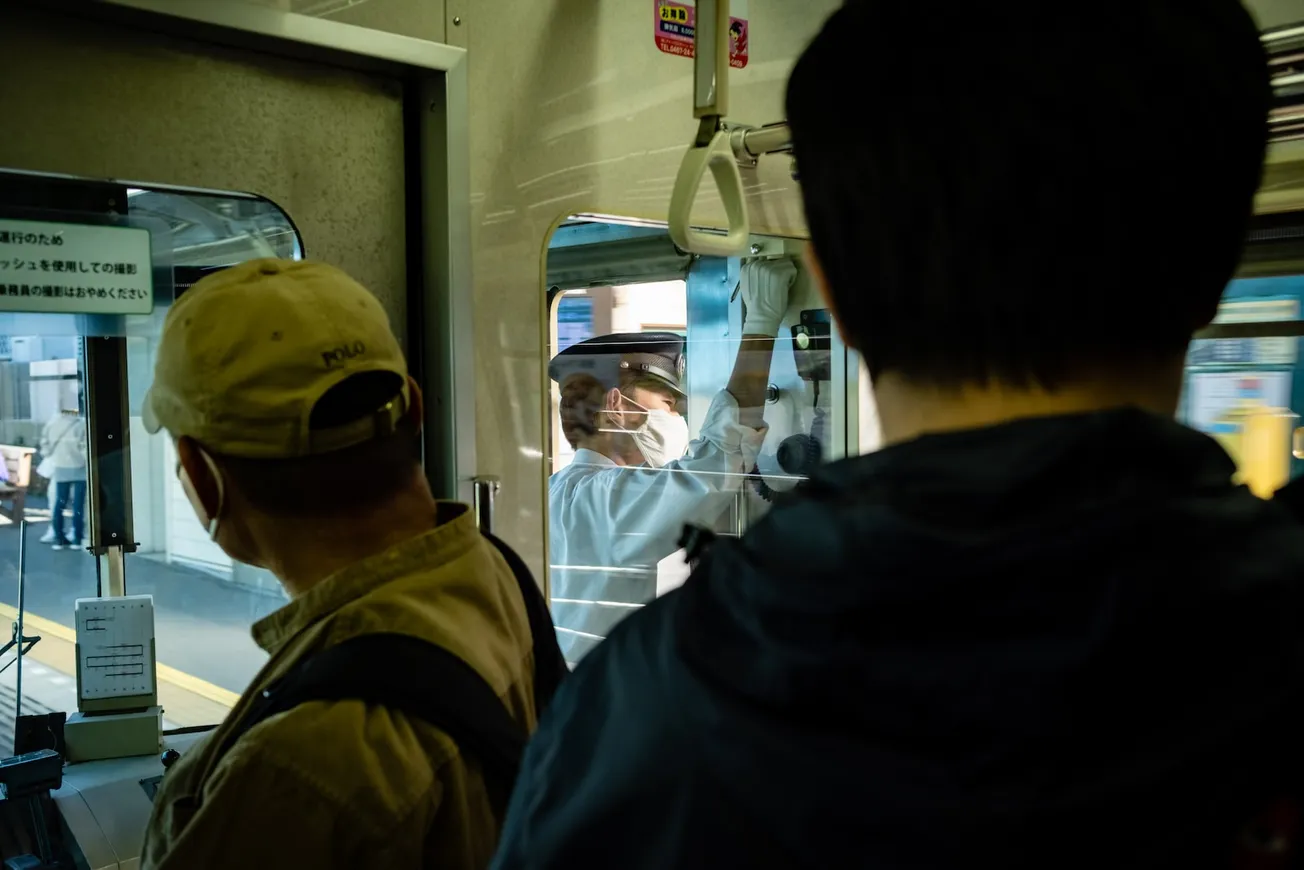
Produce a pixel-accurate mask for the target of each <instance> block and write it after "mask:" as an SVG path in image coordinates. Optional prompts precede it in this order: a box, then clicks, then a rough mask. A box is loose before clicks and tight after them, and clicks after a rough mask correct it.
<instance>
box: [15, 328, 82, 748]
mask: <svg viewBox="0 0 1304 870" xmlns="http://www.w3.org/2000/svg"><path fill="white" fill-rule="evenodd" d="M81 360H82V354H81V340H80V339H79V338H77V337H75V336H40V335H9V336H0V455H2V456H3V460H4V461H3V465H2V466H0V468H2V469H3V471H0V477H3V482H2V483H0V624H3V625H6V626H8V625H10V624H12V623H13V621H14V620H15V619H16V618H17V614H18V579H19V572H18V566H19V532H20V526H19V523H18V521H19V520H21V519H24V518H25V519H26V520H27V522H28V529H27V548H26V558H25V560H24V561H25V564H24V578H25V585H26V590H25V594H26V600H25V604H26V625H25V626H24V634H26V635H27V636H28V637H32V636H38V635H39V636H40V637H41V640H40V642H39V643H37V644H36V645H35V646H34V647H33V648H32V649H31V651H30V652H29V653H28V654H27V657H26V658H24V660H23V674H22V681H23V684H22V691H23V713H24V714H32V713H46V712H51V711H55V710H76V709H77V696H76V694H77V693H76V670H75V668H74V667H73V662H74V660H75V657H74V654H73V648H74V643H75V633H74V631H73V628H72V625H73V618H72V616H73V603H74V602H75V601H76V599H78V598H86V597H90V596H94V595H95V594H96V590H97V579H96V578H97V569H96V565H97V560H96V559H95V557H94V556H93V555H91V553H90V552H89V550H87V549H86V546H87V544H86V541H85V536H86V533H87V524H88V519H89V518H88V513H87V512H88V507H87V497H86V477H87V464H88V450H87V438H86V429H87V427H86V422H87V421H86V418H85V416H84V405H83V403H82V390H83V384H84V380H83V378H84V373H83V371H82V367H81ZM6 634H7V635H8V633H6ZM8 639H9V638H8V636H6V640H8ZM14 657H15V651H14V650H13V649H10V650H7V651H6V652H5V653H4V654H3V655H0V666H4V667H6V669H5V671H4V673H3V675H0V748H3V750H4V753H5V754H8V753H9V752H10V751H11V749H12V747H13V726H14V716H15V713H16V709H17V705H16V700H17V697H16V688H17V677H18V668H17V667H15V666H14V664H13V661H14Z"/></svg>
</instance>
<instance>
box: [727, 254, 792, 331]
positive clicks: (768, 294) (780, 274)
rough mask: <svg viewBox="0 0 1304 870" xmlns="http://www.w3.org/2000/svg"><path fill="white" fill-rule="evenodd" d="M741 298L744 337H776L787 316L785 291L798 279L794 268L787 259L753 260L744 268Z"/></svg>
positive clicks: (786, 293)
mask: <svg viewBox="0 0 1304 870" xmlns="http://www.w3.org/2000/svg"><path fill="white" fill-rule="evenodd" d="M741 279H742V288H741V289H742V296H743V305H744V306H746V308H745V311H746V315H745V316H746V318H747V319H746V320H745V321H744V322H743V335H778V334H779V324H781V323H783V316H784V315H785V314H787V313H788V290H789V289H790V288H791V287H792V284H793V282H794V281H795V280H797V266H796V265H795V264H794V263H793V262H792V260H789V259H787V258H786V257H785V258H783V259H780V260H753V261H752V262H750V263H747V264H746V265H744V266H743V273H742V276H741Z"/></svg>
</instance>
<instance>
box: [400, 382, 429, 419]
mask: <svg viewBox="0 0 1304 870" xmlns="http://www.w3.org/2000/svg"><path fill="white" fill-rule="evenodd" d="M407 381H408V406H407V411H406V412H404V414H403V419H404V420H406V421H407V422H408V423H410V424H411V425H412V426H413V428H415V429H416V431H418V432H420V431H421V427H422V423H423V422H424V421H425V414H426V400H425V397H424V396H422V395H421V388H420V387H418V386H417V382H416V381H414V380H413V379H412V376H411V375H408V379H407Z"/></svg>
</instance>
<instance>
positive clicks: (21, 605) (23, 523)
mask: <svg viewBox="0 0 1304 870" xmlns="http://www.w3.org/2000/svg"><path fill="white" fill-rule="evenodd" d="M26 608H27V520H26V519H22V520H19V522H18V627H17V628H16V629H14V640H16V641H17V642H18V643H17V661H16V664H15V667H16V668H18V676H17V677H15V680H16V682H17V685H16V686H15V692H14V693H15V694H16V695H17V696H18V700H17V701H16V702H15V703H16V704H17V707H18V709H17V710H16V711H15V712H14V722H17V721H18V717H19V716H22V715H23V613H24V612H25V611H26Z"/></svg>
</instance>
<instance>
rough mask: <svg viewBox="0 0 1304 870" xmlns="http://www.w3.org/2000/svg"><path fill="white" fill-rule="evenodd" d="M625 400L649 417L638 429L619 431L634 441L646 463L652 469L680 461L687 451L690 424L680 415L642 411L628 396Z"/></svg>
mask: <svg viewBox="0 0 1304 870" xmlns="http://www.w3.org/2000/svg"><path fill="white" fill-rule="evenodd" d="M622 397H623V398H624V399H625V401H627V402H629V403H630V404H631V405H634V406H636V407H638V408H642V409H643V410H642V413H644V414H646V415H647V417H646V418H645V419H644V420H643V422H642V423H640V424H639V426H638V427H637V428H635V429H619V430H616V431H619V432H624V433H625V434H627V435H629V436H630V437H631V438H633V439H634V446H635V447H637V448H638V452H639V453H641V454H643V460H644V461H645V462H647V464H648V465H650V466H652V467H653V468H661V467H662V466H664V465H665V464H666V463H667V462H671V461H673V460H675V459H679V458H680V457H681V456H683V455H684V453H685V451H687V450H688V442H689V438H688V421H687V420H685V419H684V418H683V417H681V416H679V415H678V414H672V413H670V412H669V411H664V410H661V409H654V410H648V409H647V408H643V406H642V405H640V404H639V403H638V402H635V401H634V400H633V399H631V398H629V396H623V395H622Z"/></svg>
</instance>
